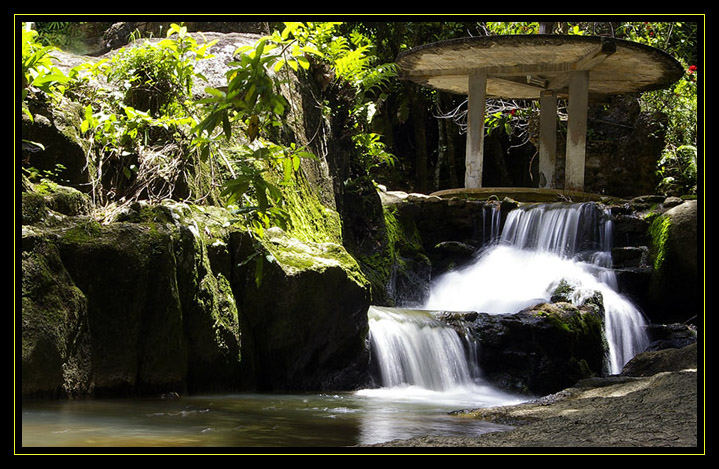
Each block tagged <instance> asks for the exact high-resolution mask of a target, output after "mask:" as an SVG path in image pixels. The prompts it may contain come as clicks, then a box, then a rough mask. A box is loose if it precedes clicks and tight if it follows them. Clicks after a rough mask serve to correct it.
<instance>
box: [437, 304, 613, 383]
mask: <svg viewBox="0 0 719 469" xmlns="http://www.w3.org/2000/svg"><path fill="white" fill-rule="evenodd" d="M598 301H600V304H601V300H600V299H599V300H598ZM460 318H461V319H460ZM460 318H454V321H453V320H452V318H450V317H447V319H448V323H450V324H454V325H456V326H457V327H461V328H466V329H467V330H469V331H470V333H471V335H472V337H473V338H474V339H475V340H476V341H477V343H478V349H479V352H478V355H479V366H480V369H481V370H482V372H483V375H484V377H485V378H486V379H488V380H489V381H491V382H492V383H494V384H495V385H498V386H499V387H501V388H504V389H507V390H511V391H514V392H521V393H528V394H535V395H544V394H549V393H552V392H556V391H558V390H560V389H563V388H565V387H568V386H571V385H572V384H574V383H575V382H577V381H578V380H580V379H582V378H586V377H589V376H595V375H596V376H599V375H601V374H603V372H604V357H605V354H606V353H607V343H606V341H605V339H604V332H603V308H600V307H599V305H596V304H593V303H592V304H590V303H587V305H583V306H581V307H577V306H574V305H572V304H571V303H565V302H558V303H542V304H538V305H536V306H534V307H532V308H527V309H525V310H523V311H520V312H519V313H516V314H497V315H490V314H486V313H479V314H477V316H476V318H475V317H472V316H468V315H462V316H461V317H460Z"/></svg>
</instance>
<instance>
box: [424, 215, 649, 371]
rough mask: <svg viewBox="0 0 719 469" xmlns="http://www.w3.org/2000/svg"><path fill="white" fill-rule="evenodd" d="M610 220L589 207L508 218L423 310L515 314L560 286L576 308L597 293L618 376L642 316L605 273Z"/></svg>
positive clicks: (642, 338) (442, 281)
mask: <svg viewBox="0 0 719 469" xmlns="http://www.w3.org/2000/svg"><path fill="white" fill-rule="evenodd" d="M611 230H612V226H611V219H610V217H609V214H608V213H607V212H606V211H604V210H601V209H599V207H598V206H597V205H596V204H593V203H583V204H562V203H558V204H543V205H534V206H528V207H524V208H520V209H515V210H513V211H511V212H510V213H509V214H508V215H507V219H506V221H505V225H504V228H503V229H502V233H501V236H500V238H499V240H498V242H497V243H495V244H493V245H490V246H488V247H486V248H484V249H483V250H482V251H481V252H480V253H478V255H477V258H476V259H475V261H474V263H473V264H472V265H470V266H468V267H466V268H464V269H461V270H458V271H454V272H450V273H447V274H445V275H443V276H442V277H440V278H439V279H438V280H437V281H436V282H435V284H434V285H433V287H432V289H431V292H430V296H429V299H428V300H427V302H426V304H425V305H424V308H427V309H443V310H454V311H481V312H486V313H490V314H500V313H516V312H518V311H520V310H522V309H524V308H526V307H529V306H533V305H535V304H537V303H540V302H545V301H549V299H550V296H551V294H552V292H553V290H554V289H555V288H556V286H557V285H558V284H559V282H560V281H562V280H564V281H566V282H567V283H569V284H570V285H571V286H572V287H574V289H575V290H574V295H573V298H572V301H573V302H574V303H575V304H577V305H579V304H582V303H583V301H584V299H585V298H587V297H588V296H591V295H592V294H593V292H594V291H599V292H601V294H602V297H603V300H604V309H605V329H606V338H607V342H608V344H609V357H608V368H609V371H610V372H611V373H614V374H615V373H619V372H620V371H621V369H622V367H623V366H624V364H625V363H626V362H627V361H629V360H630V359H631V358H632V357H633V356H634V355H636V354H637V353H639V352H641V351H643V350H644V348H645V347H646V345H647V343H648V340H647V336H646V332H645V326H646V323H645V320H644V317H643V316H642V314H641V313H640V312H639V311H638V310H637V309H636V308H635V307H634V306H633V305H632V304H631V302H629V301H628V300H627V299H626V298H624V297H623V296H622V295H620V294H619V293H617V291H616V288H617V283H616V277H615V275H614V272H613V271H612V270H611Z"/></svg>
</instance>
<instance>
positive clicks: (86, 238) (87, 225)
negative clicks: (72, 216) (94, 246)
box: [62, 218, 102, 244]
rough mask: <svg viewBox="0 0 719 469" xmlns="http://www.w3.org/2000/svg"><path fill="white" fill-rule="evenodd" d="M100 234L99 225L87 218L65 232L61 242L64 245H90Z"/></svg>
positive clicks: (100, 228)
mask: <svg viewBox="0 0 719 469" xmlns="http://www.w3.org/2000/svg"><path fill="white" fill-rule="evenodd" d="M101 233H102V227H101V226H100V223H98V222H97V221H95V220H94V219H92V218H87V219H84V220H82V221H80V222H78V223H77V224H75V225H74V226H72V227H71V228H70V229H68V230H66V231H65V232H64V233H63V235H62V241H63V243H66V244H80V243H91V242H92V241H93V240H94V239H95V238H97V237H98V236H100V234H101Z"/></svg>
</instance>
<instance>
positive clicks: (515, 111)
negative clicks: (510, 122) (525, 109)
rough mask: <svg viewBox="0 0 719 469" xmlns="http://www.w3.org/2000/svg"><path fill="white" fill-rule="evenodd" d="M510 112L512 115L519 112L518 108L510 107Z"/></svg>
mask: <svg viewBox="0 0 719 469" xmlns="http://www.w3.org/2000/svg"><path fill="white" fill-rule="evenodd" d="M509 113H510V114H511V115H514V114H516V113H517V110H516V109H510V111H509Z"/></svg>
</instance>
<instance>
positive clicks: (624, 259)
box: [612, 246, 649, 269]
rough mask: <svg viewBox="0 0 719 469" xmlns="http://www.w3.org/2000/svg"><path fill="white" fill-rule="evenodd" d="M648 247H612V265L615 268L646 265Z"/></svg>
mask: <svg viewBox="0 0 719 469" xmlns="http://www.w3.org/2000/svg"><path fill="white" fill-rule="evenodd" d="M648 258H649V248H648V247H646V246H625V247H617V248H612V266H613V267H614V268H617V269H624V268H632V267H646V266H647V261H648Z"/></svg>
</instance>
